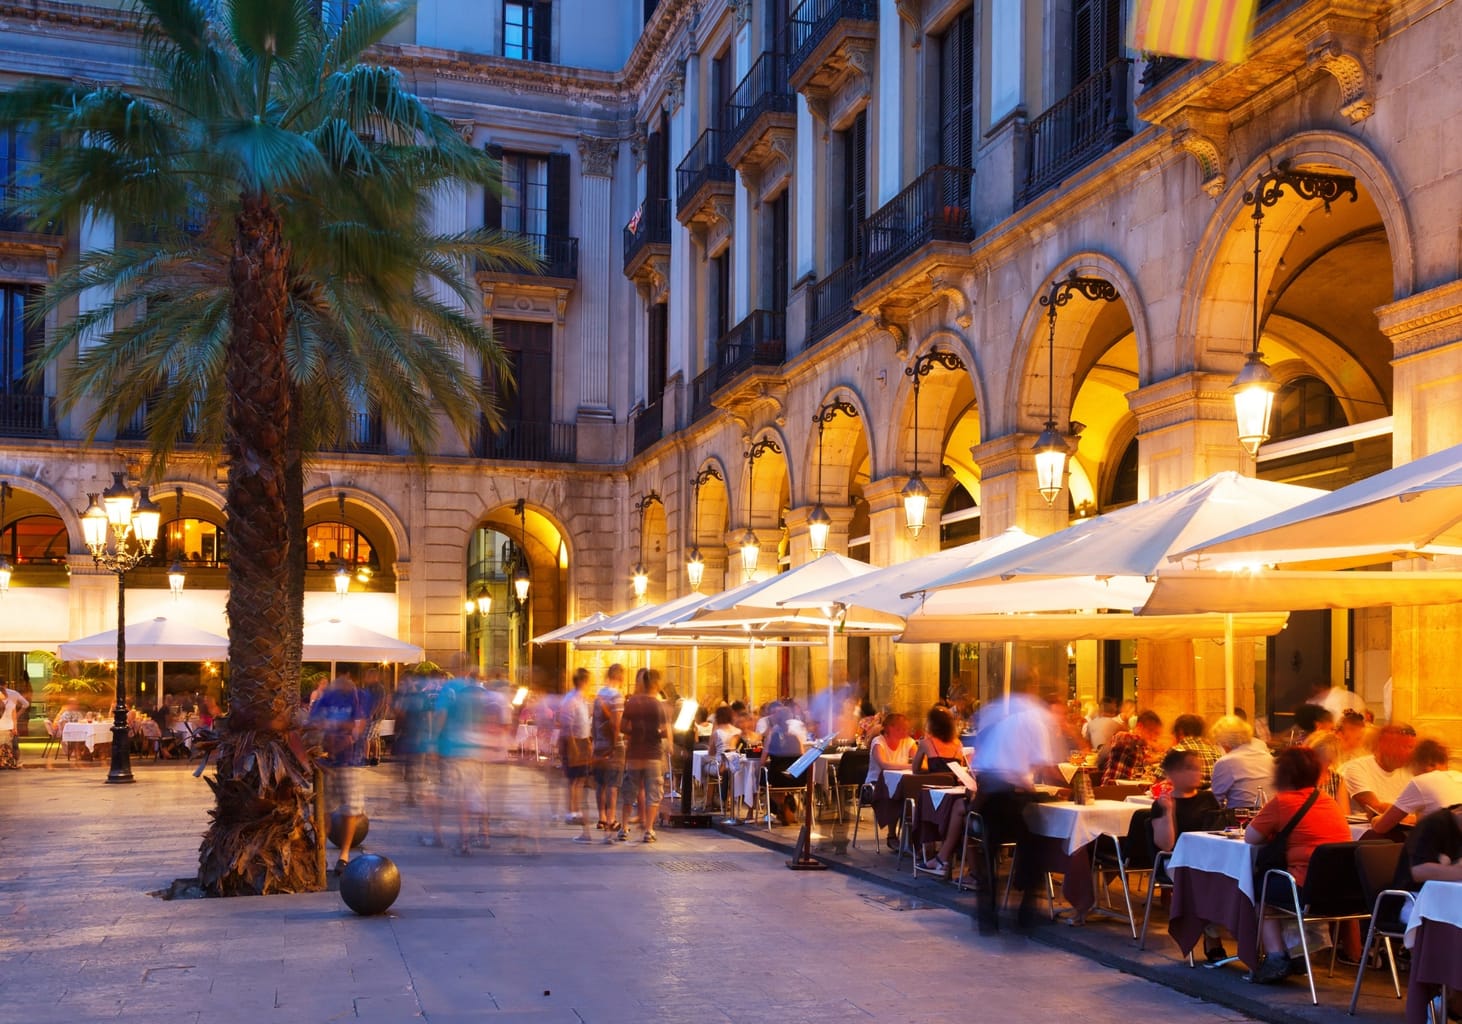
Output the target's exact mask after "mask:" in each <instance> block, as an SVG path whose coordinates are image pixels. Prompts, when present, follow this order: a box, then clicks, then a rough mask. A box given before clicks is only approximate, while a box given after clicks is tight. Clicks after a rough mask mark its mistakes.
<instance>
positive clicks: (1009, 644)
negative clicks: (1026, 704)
mask: <svg viewBox="0 0 1462 1024" xmlns="http://www.w3.org/2000/svg"><path fill="white" fill-rule="evenodd" d="M1014 660H1015V643H1014V642H1013V641H1010V640H1007V641H1005V665H1004V675H1005V687H1004V694H1005V710H1006V711H1007V712H1008V711H1009V710H1010V670H1011V667H1012V666H1011V664H1010V663H1011V662H1012V661H1014Z"/></svg>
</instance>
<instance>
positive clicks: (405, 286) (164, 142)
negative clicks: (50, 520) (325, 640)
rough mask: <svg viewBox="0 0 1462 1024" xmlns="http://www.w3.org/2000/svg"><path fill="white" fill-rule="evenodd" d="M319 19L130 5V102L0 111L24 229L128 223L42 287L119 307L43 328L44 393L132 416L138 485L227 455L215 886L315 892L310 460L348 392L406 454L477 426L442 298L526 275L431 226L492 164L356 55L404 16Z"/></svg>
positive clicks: (272, 10) (485, 249) (250, 8)
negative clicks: (164, 470) (49, 378)
mask: <svg viewBox="0 0 1462 1024" xmlns="http://www.w3.org/2000/svg"><path fill="white" fill-rule="evenodd" d="M313 6H314V5H313V4H311V3H309V2H308V0H222V2H217V3H214V2H204V0H138V2H137V4H136V14H137V16H138V20H139V25H140V32H141V44H140V55H141V57H142V63H143V67H144V69H145V71H146V73H147V75H146V80H145V81H144V83H143V87H142V88H141V89H139V90H137V91H128V90H125V89H122V88H119V87H115V86H97V85H90V84H84V83H54V82H41V83H34V84H30V85H26V86H22V87H21V88H19V89H17V90H15V91H14V92H12V93H9V94H7V95H6V96H4V97H0V124H5V125H15V126H25V127H27V128H28V129H29V130H31V131H33V132H34V134H35V136H36V138H37V141H38V143H39V144H40V145H41V147H42V152H43V154H44V155H43V157H42V160H41V162H40V166H39V167H38V168H37V176H38V182H39V183H38V185H37V187H36V188H35V189H34V190H33V191H32V192H31V193H30V194H29V195H27V197H26V199H25V209H26V212H27V213H28V214H29V215H30V216H31V217H32V218H33V219H34V220H36V221H40V222H45V221H52V220H57V219H61V220H63V221H64V222H67V223H79V222H80V220H81V218H83V217H87V216H95V217H109V218H111V219H112V220H113V221H114V222H115V223H117V224H120V225H128V226H131V227H130V228H129V229H128V230H126V231H124V234H126V235H128V236H130V241H129V242H128V244H125V245H122V246H119V247H117V248H116V249H114V250H109V251H101V252H96V253H91V254H88V255H86V256H84V257H83V258H81V259H80V260H78V261H77V263H76V264H75V266H73V267H70V268H68V269H67V271H66V272H64V273H63V274H61V275H59V276H58V278H57V279H56V280H55V281H54V282H53V283H52V285H51V286H50V287H49V288H48V290H47V295H46V298H45V301H44V303H43V305H44V307H45V308H46V309H50V308H55V307H57V306H59V305H61V304H63V303H66V302H68V301H70V300H74V299H75V298H77V297H79V296H80V295H82V294H83V293H84V292H88V291H89V290H105V293H107V294H110V295H111V298H110V299H109V300H108V301H105V302H103V303H101V304H99V305H98V306H97V307H96V308H95V309H93V310H92V311H91V312H89V313H86V314H83V315H81V316H78V317H76V318H74V319H73V320H72V321H71V322H70V323H68V325H67V326H66V327H65V328H64V329H62V330H61V331H59V332H57V334H56V336H55V337H54V338H53V339H52V341H51V343H50V345H49V347H48V351H47V352H46V353H45V356H44V358H43V359H42V361H41V364H40V365H38V366H37V367H36V368H34V370H33V372H40V370H41V368H42V367H43V365H44V363H45V362H49V361H53V360H57V359H64V358H67V357H68V353H70V352H72V351H73V350H74V349H76V348H77V347H79V348H80V349H81V354H80V355H79V356H76V357H75V361H74V365H72V366H71V367H70V368H69V371H68V373H67V375H66V378H65V385H64V388H63V391H62V394H61V396H60V397H61V401H62V405H63V408H66V407H70V406H74V405H75V404H76V402H78V401H79V400H81V399H82V398H86V399H89V400H93V401H96V402H97V408H96V411H95V412H94V413H93V414H92V416H91V419H90V421H89V424H88V426H89V430H90V433H91V434H92V435H95V433H96V432H97V431H98V430H99V429H101V428H102V426H103V425H104V424H106V423H108V422H127V421H128V420H130V419H131V418H132V417H133V416H134V415H136V414H137V413H138V412H139V411H141V410H145V411H146V416H147V424H148V431H149V439H150V442H151V447H152V450H153V456H154V460H153V466H154V469H155V470H156V469H160V468H161V466H162V465H163V464H165V462H166V460H167V458H168V457H169V455H170V453H171V450H172V448H173V445H174V443H175V441H176V439H177V437H178V436H179V433H180V431H181V429H182V427H183V424H184V423H185V422H188V423H190V426H192V427H193V428H194V429H195V430H196V431H197V436H198V440H199V441H200V442H201V443H202V444H204V445H210V444H211V445H217V446H219V447H220V448H221V450H222V452H223V455H224V458H225V460H226V463H227V468H228V483H227V502H228V509H229V516H228V522H227V527H226V534H227V541H228V545H229V550H230V561H229V570H228V573H229V578H228V584H229V597H228V616H229V660H230V667H231V686H230V713H229V715H228V717H227V723H228V725H227V728H226V730H225V732H224V735H223V737H222V741H221V743H220V747H219V752H218V762H217V774H216V777H213V778H210V779H209V783H210V785H212V786H213V789H214V792H215V794H216V806H215V809H214V811H213V812H212V818H213V820H212V824H211V825H210V828H209V831H208V833H207V834H206V835H205V837H204V840H203V844H202V848H201V850H200V877H201V879H202V881H203V884H204V886H205V888H206V889H207V890H208V891H210V892H212V893H215V894H220V895H232V894H242V893H265V892H284V891H301V890H306V889H311V888H316V887H318V886H319V885H320V884H321V883H322V881H323V880H322V879H321V878H320V877H319V875H318V872H317V869H316V857H315V852H316V850H317V846H318V844H319V843H321V842H323V837H321V836H318V835H316V834H315V831H314V829H313V828H312V826H311V816H310V813H309V801H310V799H311V794H312V774H311V767H312V766H311V757H310V752H309V750H307V748H306V747H305V745H304V743H303V742H302V740H301V739H300V737H299V736H298V734H297V733H295V732H294V731H293V730H292V729H291V723H292V720H293V712H294V704H295V702H296V700H297V694H298V687H297V685H296V681H297V678H298V671H299V654H300V643H299V637H300V630H301V628H302V619H301V615H302V592H303V567H304V551H303V540H304V537H303V497H302V491H303V459H304V457H305V455H306V453H308V452H309V451H311V450H313V449H314V448H316V447H318V446H320V445H321V444H323V443H326V442H328V441H329V440H330V439H331V438H332V437H334V436H337V435H338V433H339V431H340V430H341V427H342V418H341V412H342V410H344V409H345V408H347V401H346V400H347V399H348V398H350V397H355V396H361V395H364V396H368V397H369V398H370V399H371V400H372V401H373V402H374V403H375V404H376V405H377V406H378V407H379V408H380V410H381V412H382V413H383V415H384V416H385V417H387V418H388V419H390V420H391V421H392V422H394V423H396V424H398V425H400V426H401V427H403V428H404V433H405V435H406V437H407V438H408V440H409V441H410V443H411V445H412V447H413V449H414V450H415V451H416V452H417V453H418V454H422V453H425V452H426V451H428V450H430V448H431V446H432V444H433V442H434V440H435V436H434V435H435V430H434V423H435V422H436V413H437V412H439V411H440V412H443V413H445V415H446V417H447V419H448V421H449V422H450V423H451V424H452V425H453V426H454V427H455V428H456V429H457V430H458V431H459V432H461V433H462V434H463V435H464V436H468V435H470V434H471V433H472V432H474V431H475V430H476V429H477V426H478V423H479V421H480V419H481V418H482V417H484V416H485V417H487V418H488V420H489V421H490V422H492V421H494V419H495V417H496V407H495V405H494V403H493V400H492V398H491V395H492V394H493V392H494V391H495V390H497V388H496V387H493V388H485V387H478V386H476V385H475V384H473V383H471V381H472V379H473V376H472V375H471V374H469V373H468V372H466V363H465V360H467V359H469V358H470V359H471V360H474V361H476V362H478V363H480V365H481V366H482V368H483V373H484V375H485V376H486V377H488V378H489V379H490V380H492V381H493V382H494V383H495V384H496V385H498V386H500V387H501V386H510V384H511V382H510V381H509V380H508V379H507V377H506V372H505V371H506V367H505V363H504V360H503V358H502V354H501V351H500V350H499V349H498V348H497V346H496V345H495V343H494V342H493V340H492V338H491V336H490V334H489V333H488V332H487V331H486V330H485V329H484V328H483V327H482V325H481V324H480V323H478V322H476V321H475V320H474V319H473V318H472V317H471V316H469V315H467V314H465V313H464V312H463V311H462V309H461V308H460V307H459V306H458V305H457V304H455V303H453V302H452V301H449V299H444V298H442V297H439V294H438V293H439V292H440V293H444V294H445V295H446V296H448V297H449V298H450V297H455V298H456V300H457V302H459V303H463V304H465V303H466V301H467V299H468V297H469V295H470V292H471V289H470V285H469V282H468V281H467V279H466V277H465V274H464V270H463V268H464V264H465V262H466V261H467V260H468V259H472V258H479V259H483V260H485V261H487V262H488V263H489V264H495V265H504V264H510V265H516V266H531V265H533V260H532V253H531V251H529V250H528V249H527V248H526V247H525V246H524V245H523V244H521V243H517V242H515V241H513V240H511V239H508V238H505V237H503V236H501V235H498V234H496V233H485V232H468V233H466V234H463V235H456V236H437V235H434V234H433V233H432V232H431V230H430V228H429V220H428V216H427V213H428V210H429V207H430V202H431V195H432V192H433V191H434V190H435V189H438V188H441V187H443V186H445V185H446V184H447V183H449V182H461V183H476V184H482V185H484V186H486V187H496V180H497V168H496V164H495V162H494V161H492V160H491V159H490V158H488V157H487V155H486V154H485V153H483V152H481V151H478V150H476V149H474V148H473V147H472V146H470V145H469V144H468V143H467V142H465V141H464V140H463V139H462V138H461V137H460V136H459V135H458V134H457V133H456V131H455V130H454V129H453V127H452V126H451V124H450V123H448V122H447V121H445V120H444V119H443V118H441V117H439V116H437V115H436V114H434V113H433V112H432V111H431V110H429V109H428V108H427V107H426V105H425V104H423V103H422V102H421V101H420V100H419V99H418V98H417V97H415V96H414V95H412V94H411V93H410V92H409V91H408V90H407V89H406V88H405V86H404V84H403V82H402V81H401V78H400V76H399V74H398V73H397V72H395V71H394V70H392V69H390V68H385V67H380V66H377V65H373V64H371V63H369V62H368V61H367V59H366V56H367V51H368V50H369V48H370V47H371V46H372V45H373V44H375V43H377V42H379V41H380V40H381V39H382V38H383V37H385V36H386V35H387V34H388V33H389V32H390V31H391V30H392V29H393V28H395V27H396V26H397V25H399V24H401V22H402V21H403V20H404V19H405V18H406V17H407V15H408V13H409V6H408V5H407V4H405V3H396V2H391V0H364V2H362V3H360V4H359V5H357V6H356V7H355V8H354V9H353V10H352V11H351V13H350V15H349V16H348V17H347V18H346V19H345V21H344V23H343V24H342V25H341V26H340V28H339V29H338V31H330V30H328V29H326V28H324V27H322V26H321V25H320V23H319V20H318V18H317V17H316V16H315V13H314V11H313V9H312V8H313ZM136 225H142V227H140V228H138V227H136ZM91 293H92V294H95V291H91ZM43 314H44V310H43V311H42V315H43ZM119 324H120V325H121V326H118V325H119ZM83 341H84V342H85V344H84V345H81V346H78V345H77V343H78V342H83ZM305 396H308V401H306V400H305Z"/></svg>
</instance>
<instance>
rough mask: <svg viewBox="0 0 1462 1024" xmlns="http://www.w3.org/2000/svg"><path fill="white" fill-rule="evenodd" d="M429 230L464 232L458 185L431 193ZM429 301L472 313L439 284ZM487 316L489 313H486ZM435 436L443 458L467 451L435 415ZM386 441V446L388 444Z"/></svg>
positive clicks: (475, 369)
mask: <svg viewBox="0 0 1462 1024" xmlns="http://www.w3.org/2000/svg"><path fill="white" fill-rule="evenodd" d="M430 219H431V227H432V231H433V232H434V233H435V234H438V235H452V234H460V233H461V232H463V231H466V230H467V188H466V186H465V185H463V184H462V183H461V182H459V181H448V182H444V183H443V184H441V185H439V186H437V188H436V189H435V191H434V192H433V193H432V204H431V215H430ZM429 287H430V290H431V294H432V297H433V298H435V299H436V300H437V301H438V302H440V303H442V305H444V306H448V307H450V308H455V309H459V310H461V311H462V312H463V313H465V314H467V315H469V316H471V315H473V310H471V309H469V308H468V307H467V305H466V304H465V303H463V301H462V300H461V298H460V297H458V295H457V294H456V293H455V292H453V291H452V290H451V289H450V288H448V287H447V286H446V285H445V284H443V283H442V282H441V281H439V280H432V281H431V283H430V285H429ZM487 312H488V314H489V315H490V314H491V310H488V311H487ZM458 354H459V357H461V359H462V368H463V371H464V372H465V373H467V374H469V375H471V376H473V377H476V378H479V379H480V378H481V376H482V367H481V366H480V365H479V363H478V360H477V358H476V357H475V356H469V355H467V354H465V353H460V352H459V353H458ZM437 422H438V434H439V436H440V438H441V440H440V441H439V442H438V443H439V445H440V452H441V454H443V455H467V454H468V453H469V451H470V449H469V447H468V440H467V439H466V438H463V437H462V436H461V434H459V433H458V432H457V429H456V428H455V427H454V426H452V424H451V423H450V422H449V421H448V420H447V418H446V417H445V416H442V415H441V414H438V415H437ZM390 440H391V439H389V438H388V443H390Z"/></svg>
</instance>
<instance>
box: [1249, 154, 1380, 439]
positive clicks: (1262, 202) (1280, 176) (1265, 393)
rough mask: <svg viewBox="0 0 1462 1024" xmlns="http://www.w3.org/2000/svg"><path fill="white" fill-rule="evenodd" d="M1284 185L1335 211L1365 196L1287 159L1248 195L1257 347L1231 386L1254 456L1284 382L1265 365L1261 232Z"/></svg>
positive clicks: (1346, 182) (1344, 180)
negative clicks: (1339, 203) (1342, 201)
mask: <svg viewBox="0 0 1462 1024" xmlns="http://www.w3.org/2000/svg"><path fill="white" fill-rule="evenodd" d="M1285 186H1289V187H1290V188H1292V189H1294V191H1295V194H1296V195H1298V196H1299V197H1300V198H1301V199H1318V200H1320V201H1321V202H1323V203H1324V204H1325V211H1326V212H1327V213H1328V212H1329V211H1330V204H1331V203H1333V202H1334V201H1335V200H1337V199H1339V198H1340V197H1341V196H1343V195H1349V196H1350V201H1351V202H1352V203H1353V202H1355V201H1356V200H1357V199H1359V198H1360V195H1359V193H1358V192H1357V191H1356V188H1355V179H1354V178H1351V177H1346V176H1344V175H1339V174H1312V173H1308V172H1305V171H1292V170H1290V167H1289V162H1288V161H1282V162H1281V163H1280V164H1279V166H1278V167H1276V168H1275V169H1274V170H1272V171H1269V172H1267V173H1265V174H1261V175H1260V176H1259V181H1258V183H1257V184H1256V185H1255V186H1254V187H1253V188H1252V189H1250V190H1249V191H1248V192H1245V193H1244V203H1245V205H1251V206H1253V207H1254V212H1253V214H1251V217H1252V219H1253V221H1254V278H1253V282H1254V283H1253V294H1252V297H1251V298H1252V302H1253V335H1252V339H1253V344H1252V347H1251V348H1250V349H1249V356H1248V359H1247V360H1246V361H1245V362H1244V368H1243V369H1242V370H1240V371H1239V375H1238V376H1237V377H1235V378H1234V382H1233V384H1231V385H1229V393H1230V394H1231V395H1233V399H1234V422H1235V425H1236V426H1237V427H1238V433H1239V444H1241V445H1243V446H1244V450H1245V451H1246V452H1248V453H1249V454H1250V455H1251V456H1254V455H1258V454H1259V447H1260V446H1261V445H1262V444H1263V443H1264V442H1265V441H1267V440H1269V420H1270V417H1271V416H1272V415H1273V413H1274V395H1275V393H1276V392H1277V391H1278V390H1279V382H1278V381H1276V380H1275V379H1274V374H1272V373H1270V372H1269V367H1268V366H1267V365H1265V363H1264V356H1263V355H1261V354H1260V352H1259V315H1260V307H1259V229H1260V227H1261V226H1262V225H1263V223H1264V210H1265V208H1266V207H1270V206H1274V205H1275V204H1276V203H1278V202H1279V200H1280V199H1281V198H1283V196H1284V189H1285Z"/></svg>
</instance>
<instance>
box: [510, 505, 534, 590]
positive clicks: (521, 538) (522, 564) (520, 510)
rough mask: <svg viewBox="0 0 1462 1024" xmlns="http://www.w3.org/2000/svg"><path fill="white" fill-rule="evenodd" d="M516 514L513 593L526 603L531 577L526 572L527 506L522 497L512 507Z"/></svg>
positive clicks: (531, 581)
mask: <svg viewBox="0 0 1462 1024" xmlns="http://www.w3.org/2000/svg"><path fill="white" fill-rule="evenodd" d="M513 511H514V513H516V514H517V516H518V559H517V561H518V564H517V565H516V566H515V567H514V568H513V593H515V594H517V595H518V603H519V604H527V603H528V588H529V587H530V586H532V583H533V577H532V576H530V575H529V574H528V506H527V503H526V502H525V501H524V500H523V499H522V498H519V499H518V504H517V505H516V506H515V507H514V509H513Z"/></svg>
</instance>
